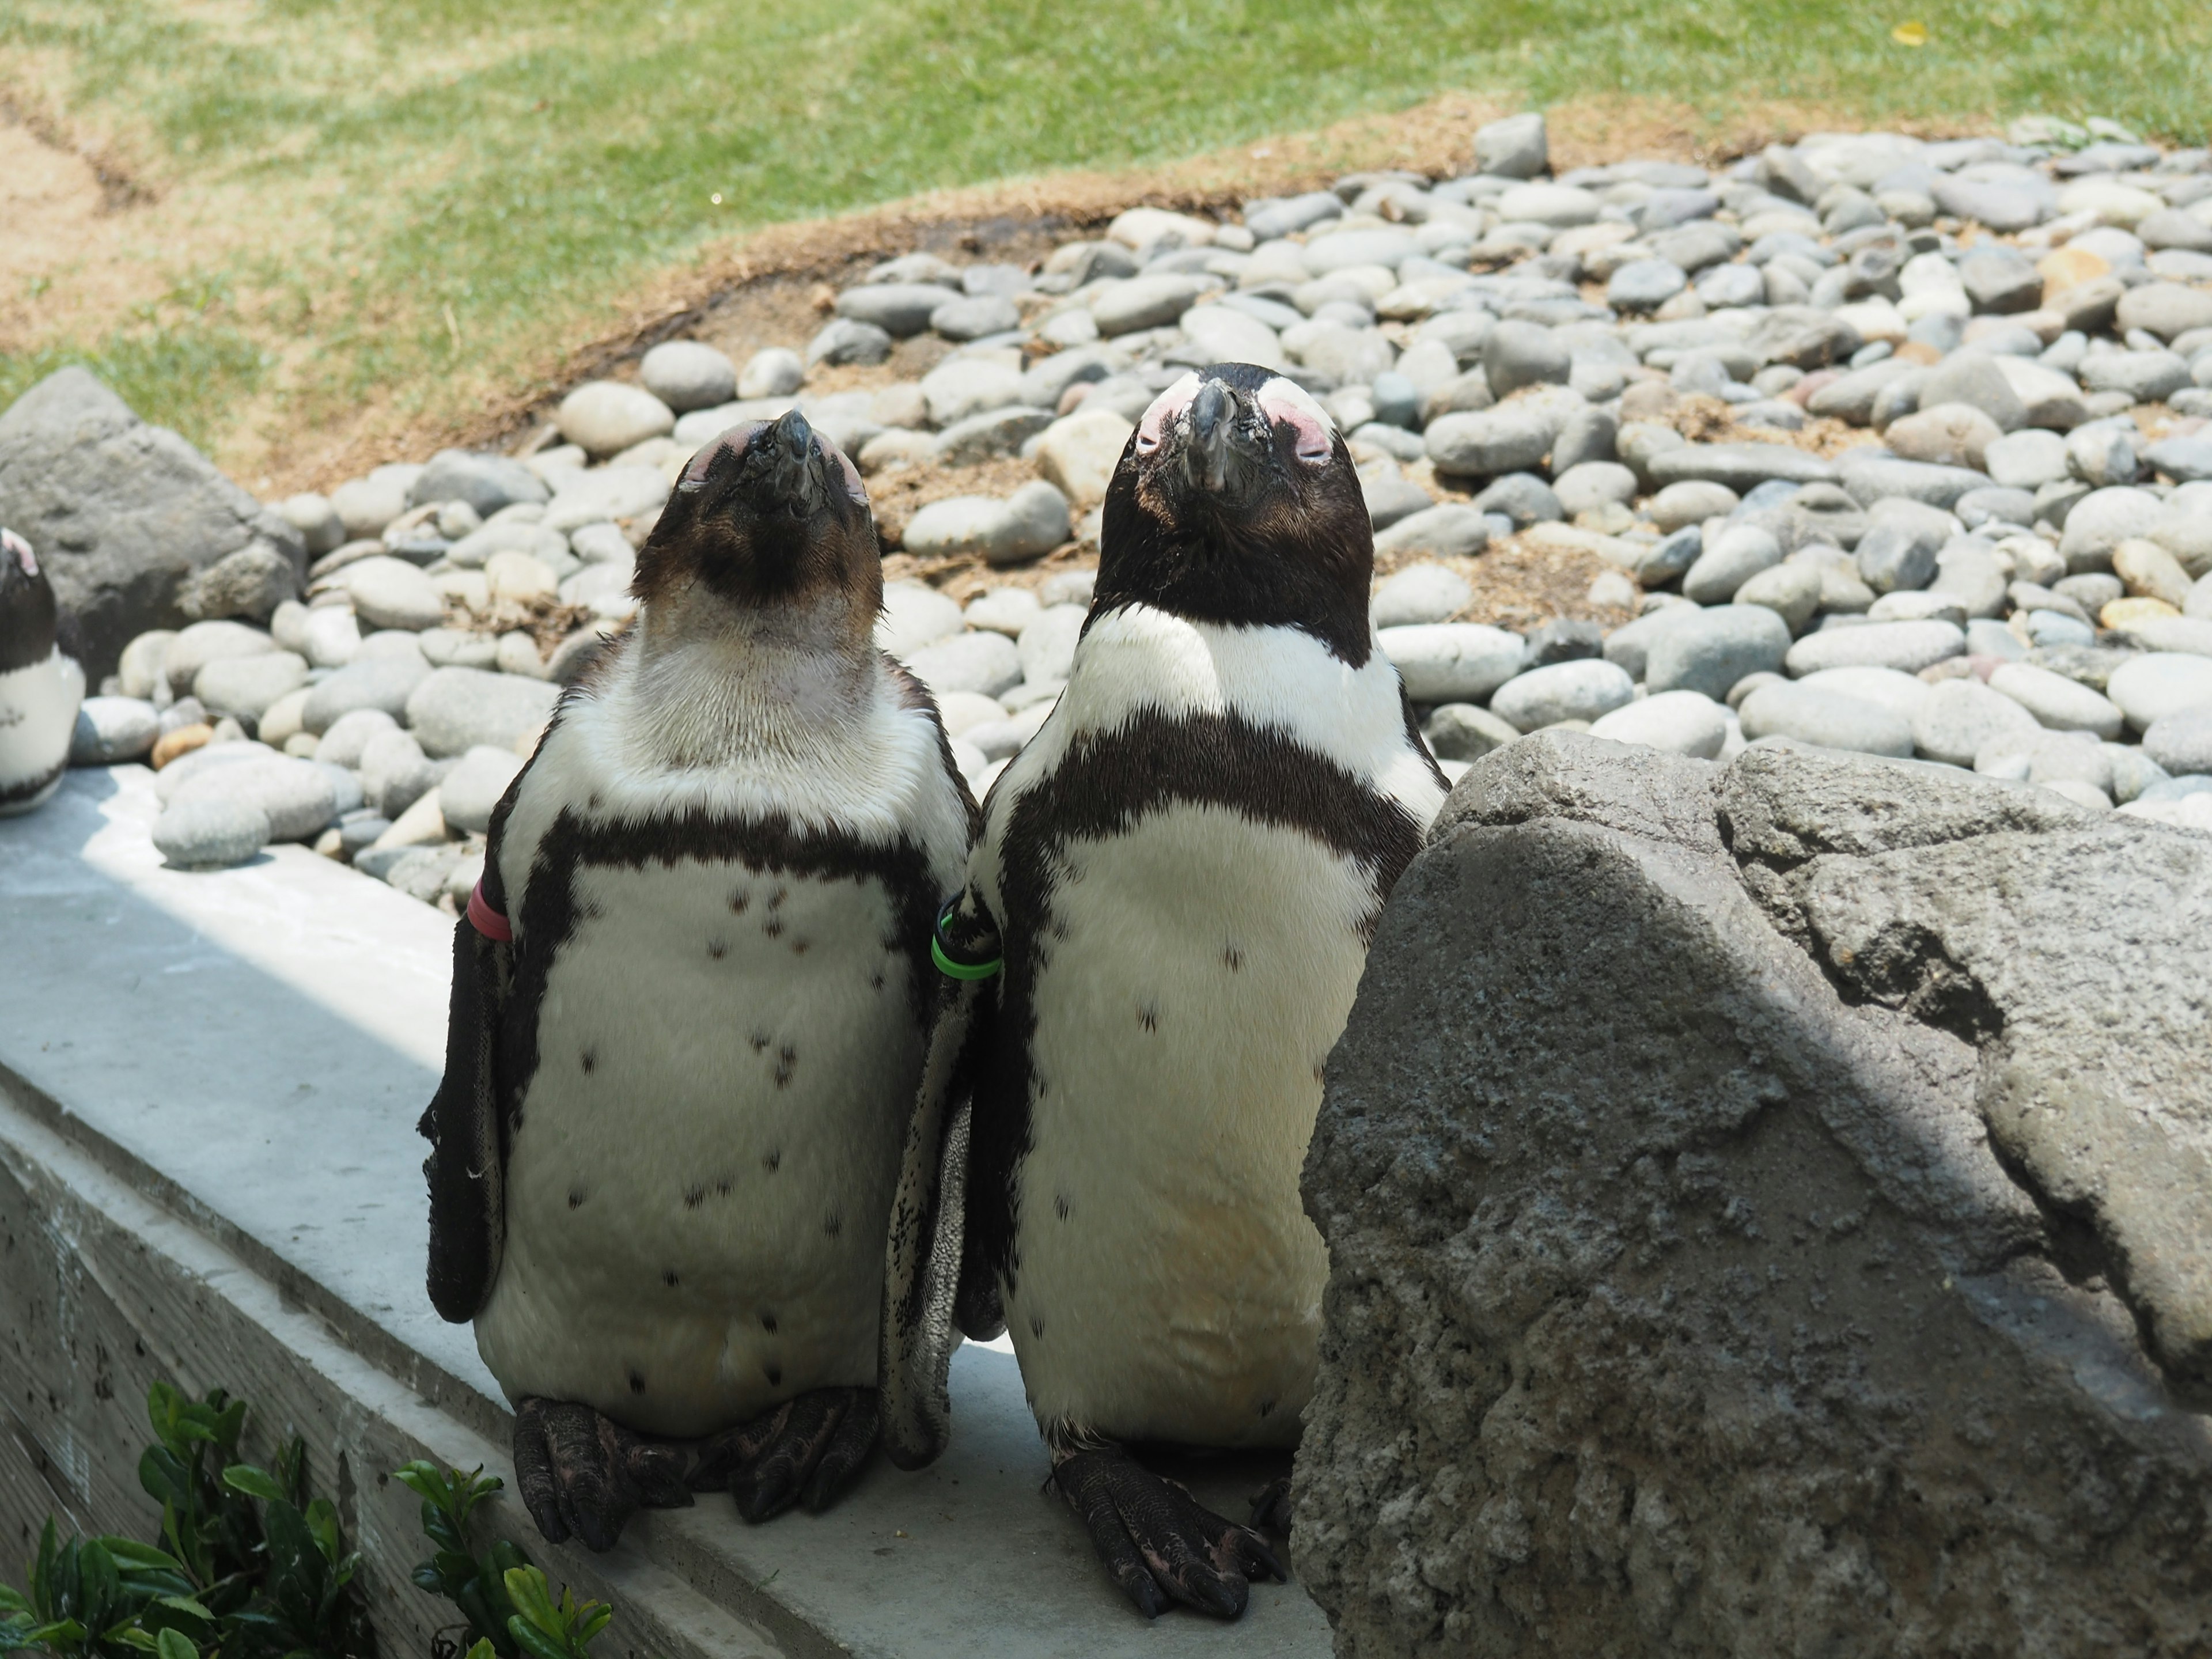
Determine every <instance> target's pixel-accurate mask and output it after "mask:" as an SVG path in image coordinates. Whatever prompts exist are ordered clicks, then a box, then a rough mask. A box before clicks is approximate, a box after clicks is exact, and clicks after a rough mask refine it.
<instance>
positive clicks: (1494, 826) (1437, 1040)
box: [1294, 733, 2212, 1659]
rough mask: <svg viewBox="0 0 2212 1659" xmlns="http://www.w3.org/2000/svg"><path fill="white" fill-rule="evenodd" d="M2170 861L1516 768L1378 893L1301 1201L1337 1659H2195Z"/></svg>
mask: <svg viewBox="0 0 2212 1659" xmlns="http://www.w3.org/2000/svg"><path fill="white" fill-rule="evenodd" d="M2208 987H2212V837H2208V836H2203V835H2200V834H2197V833H2195V832H2193V831H2190V830H2185V829H2172V828H2167V827H2164V826H2160V825H2154V824H2151V823H2141V822H2138V823H2128V822H2127V821H2126V820H2125V819H2124V817H2113V816H2110V815H2106V814H2101V813H2099V812H2096V811H2083V810H2081V809H2079V808H2076V807H2074V806H2072V805H2069V804H2068V803H2067V802H2066V801H2064V800H2063V799H2059V798H2057V796H2055V795H2054V794H2052V793H2050V792H2048V791H2039V790H2036V789H2033V788H2027V787H2019V786H2015V785H2008V784H2004V783H2000V782H1997V781H1992V780H1988V779H1982V778H1970V777H1967V776H1965V775H1960V774H1958V773H1955V772H1949V773H1947V772H1942V771H1939V770H1937V769H1934V768H1925V769H1923V768H1920V767H1905V766H1898V765H1895V764H1893V763H1892V764H1885V763H1880V762H1876V761H1872V760H1861V759H1857V758H1846V757H1836V756H1824V755H1814V754H1805V753H1800V754H1796V755H1788V754H1785V753H1784V752H1780V751H1777V750H1758V749H1755V750H1749V751H1747V752H1746V753H1744V754H1743V755H1742V756H1741V757H1740V758H1738V759H1736V760H1735V762H1734V763H1732V764H1730V765H1729V766H1727V767H1720V766H1716V765H1713V764H1711V763H1705V762H1699V761H1694V760H1688V759H1682V758H1678V757H1671V756H1665V755H1661V754H1657V753H1654V752H1651V751H1649V750H1639V749H1633V748H1631V747H1628V746H1626V745H1620V744H1609V743H1607V742H1604V741H1603V740H1601V739H1596V738H1588V737H1581V736H1573V735H1569V734H1565V733H1542V734H1538V735H1536V736H1534V737H1532V738H1525V739H1523V740H1522V741H1521V742H1519V743H1516V744H1512V745H1510V747H1508V748H1505V749H1502V750H1498V751H1496V752H1495V753H1493V754H1492V755H1491V756H1489V757H1486V759H1485V760H1483V761H1480V762H1478V763H1476V764H1475V765H1474V768H1473V769H1471V770H1470V771H1469V772H1468V775H1467V776H1466V777H1465V778H1464V780H1463V781H1462V782H1461V783H1460V785H1459V786H1458V787H1457V788H1456V789H1455V791H1454V793H1453V794H1452V796H1451V798H1450V799H1449V801H1448V802H1447V803H1446V805H1445V807H1444V809H1443V812H1442V813H1441V814H1440V816H1439V817H1438V820H1437V826H1436V828H1435V830H1434V832H1433V834H1432V837H1431V843H1430V845H1429V847H1428V848H1427V849H1426V850H1425V852H1424V853H1423V854H1421V856H1420V857H1419V859H1418V860H1415V862H1414V864H1413V866H1412V867H1411V868H1410V869H1409V870H1408V871H1407V874H1406V876H1405V878H1403V879H1402V880H1401V883H1400V884H1399V886H1398V888H1397V890H1396V892H1395V895H1394V896H1393V897H1392V899H1391V902H1390V904H1389V908H1388V909H1387V910H1386V912H1385V914H1384V915H1383V919H1382V921H1381V923H1380V927H1379V929H1378V933H1377V937H1376V943H1375V948H1374V951H1373V954H1372V957H1371V958H1370V964H1369V968H1368V971H1367V975H1366V977H1365V980H1364V983H1363V985H1362V987H1361V990H1360V994H1359V999H1358V1005H1357V1006H1356V1007H1355V1009H1354V1011H1353V1013H1352V1019H1351V1023H1350V1025H1349V1027H1348V1029H1347V1030H1346V1035H1345V1037H1344V1040H1343V1042H1342V1043H1341V1044H1340V1047H1339V1048H1338V1049H1337V1051H1336V1054H1334V1057H1333V1059H1332V1060H1331V1061H1330V1065H1329V1073H1328V1093H1327V1098H1326V1101H1325V1103H1324V1105H1323V1107H1322V1113H1321V1117H1320V1121H1319V1123H1318V1125H1317V1127H1316V1132H1315V1136H1314V1140H1313V1145H1312V1150H1311V1153H1310V1158H1309V1162H1308V1164H1307V1170H1306V1176H1305V1192H1306V1202H1307V1206H1308V1209H1309V1211H1310V1212H1311V1213H1312V1215H1313V1216H1314V1218H1315V1219H1316V1223H1317V1224H1318V1225H1320V1227H1321V1229H1322V1234H1323V1236H1324V1237H1326V1238H1327V1240H1328V1246H1329V1250H1330V1255H1331V1261H1332V1274H1331V1279H1330V1283H1329V1287H1328V1297H1327V1302H1326V1305H1325V1310H1324V1329H1323V1334H1322V1363H1321V1374H1320V1379H1319V1384H1318V1388H1317V1390H1316V1395H1315V1399H1314V1403H1313V1406H1312V1407H1311V1409H1310V1414H1309V1417H1308V1425H1307V1429H1306V1437H1305V1442H1304V1448H1303V1449H1302V1450H1301V1452H1300V1455H1299V1462H1298V1471H1297V1489H1296V1501H1297V1511H1296V1533H1295V1535H1294V1547H1295V1549H1296V1552H1297V1565H1298V1567H1299V1570H1300V1574H1301V1577H1303V1578H1304V1581H1305V1582H1306V1583H1308V1585H1309V1586H1310V1588H1311V1589H1312V1590H1313V1593H1314V1595H1316V1598H1317V1599H1318V1600H1319V1601H1321V1603H1322V1606H1323V1607H1325V1608H1326V1609H1327V1610H1328V1613H1329V1616H1330V1619H1331V1621H1332V1623H1333V1624H1334V1626H1335V1627H1336V1632H1337V1650H1338V1652H1339V1653H1340V1655H1344V1656H1358V1659H1381V1656H1386V1655H1393V1656H1395V1655H1432V1654H1433V1655H1443V1654H1453V1655H1462V1654H1474V1655H1483V1656H1491V1655H1497V1656H1505V1655H1514V1656H1523V1655H1525V1656H1535V1655H1545V1656H1552V1655H1570V1654H1577V1655H1579V1654H1608V1655H1611V1654H1620V1655H1638V1656H1641V1655H1662V1654H1663V1655H1673V1654H1683V1655H1688V1654H1696V1655H1700V1656H1712V1655H1732V1656H1733V1655H1741V1656H1746V1659H1749V1656H1759V1659H1768V1656H1777V1655H1812V1654H1819V1655H1822V1656H1830V1659H1845V1656H1861V1655H1863V1656H1869V1659H1872V1656H1875V1655H1882V1656H1893V1655H1914V1656H1917V1655H1966V1654H1999V1653H2002V1654H2018V1655H2033V1656H2049V1659H2061V1656H2071V1655H2079V1654H2086V1653H2092V1652H2100V1653H2123V1652H2124V1653H2129V1654H2143V1655H2181V1654H2202V1653H2204V1652H2206V1651H2207V1650H2208V1648H2212V1504H2208V1503H2207V1501H2206V1492H2207V1491H2208V1490H2212V1484H2208V1483H2212V1416H2208V1415H2207V1411H2208V1408H2212V1386H2209V1385H2212V1344H2208V1340H2207V1339H2208V1335H2212V1262H2208V1259H2207V1254H2206V1248H2205V1247H2206V1241H2207V1240H2208V1239H2212V1209H2208V1205H2212V1167H2208V1158H2207V1153H2208V1150H2212V1089H2208V1086H2207V1085H2206V1082H2205V1076H2206V1072H2207V1066H2206V1062H2207V1061H2208V1060H2212V1020H2208V1018H2207V1016H2208V1012H2212V1011H2208V1008H2207V1002H2208V1000H2212V991H2208Z"/></svg>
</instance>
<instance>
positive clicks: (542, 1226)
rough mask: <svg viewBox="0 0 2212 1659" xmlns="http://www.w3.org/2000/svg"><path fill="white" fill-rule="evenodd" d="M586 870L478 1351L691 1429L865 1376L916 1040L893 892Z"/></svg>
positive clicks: (867, 885)
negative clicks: (496, 1276)
mask: <svg viewBox="0 0 2212 1659" xmlns="http://www.w3.org/2000/svg"><path fill="white" fill-rule="evenodd" d="M546 878H547V877H545V876H544V875H540V876H538V877H536V878H533V879H546ZM552 878H554V879H559V877H558V876H557V875H556V876H554V877H552ZM573 882H574V886H573V892H574V900H575V915H576V917H577V920H576V921H575V924H574V929H573V932H572V933H571V934H570V936H569V938H568V940H567V941H566V942H565V943H564V944H563V945H562V946H561V947H560V949H559V951H557V953H556V957H555V958H554V961H553V963H552V965H551V967H550V969H549V971H548V973H547V975H546V979H545V983H544V993H543V995H542V997H541V998H540V1000H539V1003H538V1018H537V1032H538V1060H537V1067H536V1070H535V1072H534V1073H532V1077H531V1080H530V1083H529V1085H528V1088H527V1090H526V1093H525V1095H524V1097H523V1100H522V1104H521V1125H520V1129H519V1130H518V1131H517V1132H516V1133H515V1136H514V1139H513V1145H512V1146H511V1149H510V1152H509V1156H508V1160H507V1237H506V1248H505V1254H504V1257H503V1259H502V1261H501V1268H500V1273H499V1278H498V1280H497V1282H496V1284H495V1286H494V1288H493V1291H492V1295H491V1297H490V1299H489V1302H488V1304H486V1306H485V1308H484V1310H483V1312H482V1313H481V1314H480V1315H479V1316H477V1327H476V1328H477V1346H478V1348H479V1350H480V1351H481V1352H482V1353H483V1357H484V1361H485V1363H486V1364H487V1365H489V1367H490V1369H491V1370H492V1372H493V1374H494V1375H495V1376H497V1377H498V1378H499V1380H500V1382H501V1385H502V1386H503V1387H504V1388H505V1389H507V1393H508V1395H510V1396H511V1397H520V1396H522V1395H547V1396H550V1397H552V1398H555V1399H560V1400H574V1401H586V1402H589V1403H590V1404H592V1405H593V1406H595V1407H599V1409H601V1410H603V1411H605V1412H607V1413H609V1414H610V1415H612V1416H616V1417H617V1418H619V1419H621V1420H622V1421H623V1422H626V1423H629V1424H630V1425H634V1426H635V1427H638V1428H641V1429H644V1430H647V1431H651V1432H658V1433H664V1434H676V1435H696V1434H700V1433H704V1432H708V1431H711V1430H714V1429H716V1428H720V1427H724V1426H726V1425H730V1424H732V1423H736V1422H739V1421H743V1420H744V1419H748V1418H750V1417H753V1416H756V1415H757V1414H758V1413H761V1412H762V1411H764V1410H766V1409H767V1408H768V1407H770V1406H772V1405H774V1404H775V1403H776V1402H777V1401H781V1400H784V1399H787V1398H789V1397H790V1396H792V1395H795V1394H799V1393H800V1392H803V1391H805V1390H807V1389H817V1388H824V1387H830V1386H836V1385H848V1384H859V1385H872V1384H873V1383H874V1382H875V1380H876V1368H877V1358H876V1333H877V1323H878V1304H879V1302H880V1297H881V1289H882V1277H883V1262H884V1234H885V1230H886V1225H887V1217H888V1214H889V1209H890V1192H891V1188H892V1186H893V1184H894V1182H895V1181H896V1174H897V1168H898V1160H899V1152H900V1147H901V1144H902V1136H903V1133H904V1129H905V1124H906V1119H907V1115H908V1111H909V1110H910V1109H911V1107H912V1103H913V1094H914V1090H915V1086H916V1084H917V1081H918V1079H919V1075H920V1069H921V1057H922V1046H923V1040H922V1034H921V1029H920V1027H919V1024H918V1022H917V1020H916V1018H915V1012H914V1009H913V1004H912V1000H911V996H910V991H909V981H910V976H911V974H912V972H913V969H912V959H911V957H910V956H909V955H908V946H909V943H910V942H909V941H907V940H905V939H902V937H901V932H902V927H901V924H900V922H899V921H898V918H897V915H896V909H895V907H894V905H893V902H892V900H891V898H890V895H889V894H888V893H887V892H886V890H885V889H884V885H883V884H882V883H881V882H880V881H878V880H877V879H875V878H851V877H848V878H839V879H830V878H800V877H795V876H789V875H782V874H777V873H775V872H754V871H750V870H748V869H746V868H745V867H744V866H742V865H739V864H735V863H722V862H715V861H701V860H679V861H678V862H676V863H675V864H673V865H672V866H671V865H662V864H659V863H651V864H648V865H647V866H644V867H641V868H640V867H630V866H609V865H585V866H579V867H578V868H577V869H576V870H575V871H574V876H573ZM518 914H520V912H518ZM524 943H526V941H524Z"/></svg>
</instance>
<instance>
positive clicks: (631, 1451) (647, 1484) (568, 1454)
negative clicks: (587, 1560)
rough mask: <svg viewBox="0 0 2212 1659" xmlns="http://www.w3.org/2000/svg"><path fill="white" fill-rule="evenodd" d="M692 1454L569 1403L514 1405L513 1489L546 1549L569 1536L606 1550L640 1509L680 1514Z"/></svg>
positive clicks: (686, 1497)
mask: <svg viewBox="0 0 2212 1659" xmlns="http://www.w3.org/2000/svg"><path fill="white" fill-rule="evenodd" d="M696 1456H697V1453H696V1450H695V1449H694V1448H693V1447H692V1446H691V1445H690V1443H686V1442H684V1441H679V1440H652V1439H648V1438H647V1437H645V1436H643V1435H641V1434H639V1433H637V1432H636V1431H634V1430H630V1429H626V1428H624V1427H623V1425H621V1424H619V1423H617V1422H616V1421H614V1420H613V1419H611V1418H608V1417H604V1416H602V1415H601V1414H600V1413H598V1412H596V1411H593V1410H592V1408H591V1407H589V1406H585V1405H580V1404H578V1403H576V1402H575V1401H564V1400H542V1399H528V1400H525V1401H522V1403H521V1404H520V1406H518V1407H515V1413H514V1480H515V1486H516V1487H517V1488H518V1489H519V1490H520V1492H521V1494H522V1502H523V1504H524V1506H525V1507H526V1509H528V1510H529V1511H530V1518H531V1519H532V1520H533V1521H535V1522H537V1523H538V1531H539V1532H541V1533H543V1534H544V1536H545V1541H546V1542H547V1543H549V1544H560V1543H565V1542H567V1541H568V1539H569V1538H571V1537H572V1536H573V1537H576V1538H580V1539H581V1540H583V1541H584V1546H585V1547H586V1549H591V1550H595V1551H605V1550H611V1549H612V1548H613V1547H615V1544H616V1541H617V1540H618V1539H620V1538H621V1536H622V1531H623V1527H624V1526H625V1525H627V1524H628V1523H629V1518H630V1516H633V1515H635V1514H636V1513H637V1511H638V1510H641V1509H656V1510H672V1509H682V1508H684V1506H686V1505H687V1504H690V1502H691V1501H692V1498H691V1492H690V1486H688V1485H687V1484H686V1480H685V1474H686V1471H687V1470H688V1469H689V1468H690V1467H691V1465H692V1463H693V1462H695V1460H696Z"/></svg>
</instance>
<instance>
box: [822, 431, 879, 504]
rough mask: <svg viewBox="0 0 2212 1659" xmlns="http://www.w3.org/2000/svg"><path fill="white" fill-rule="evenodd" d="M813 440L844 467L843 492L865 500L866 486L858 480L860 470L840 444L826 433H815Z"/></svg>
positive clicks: (866, 496)
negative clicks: (830, 439)
mask: <svg viewBox="0 0 2212 1659" xmlns="http://www.w3.org/2000/svg"><path fill="white" fill-rule="evenodd" d="M814 441H815V442H817V443H818V444H820V445H821V446H822V447H823V448H824V449H826V450H828V451H829V453H830V454H831V455H832V456H833V457H835V458H836V462H837V465H839V466H841V467H842V468H843V469H844V471H845V493H846V494H847V495H849V496H851V497H852V498H853V499H854V501H861V502H865V501H866V500H867V499H868V487H867V486H866V484H864V483H861V482H860V469H859V468H858V467H856V466H854V465H853V461H852V458H851V457H850V456H848V455H847V454H846V453H845V452H844V449H843V448H842V447H841V446H839V445H837V444H835V443H832V442H831V441H829V435H828V434H827V433H822V432H817V433H816V434H815V435H814Z"/></svg>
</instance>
